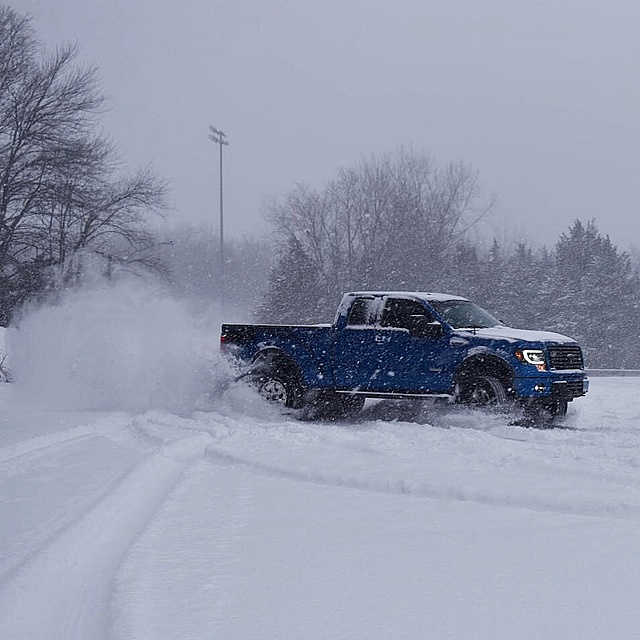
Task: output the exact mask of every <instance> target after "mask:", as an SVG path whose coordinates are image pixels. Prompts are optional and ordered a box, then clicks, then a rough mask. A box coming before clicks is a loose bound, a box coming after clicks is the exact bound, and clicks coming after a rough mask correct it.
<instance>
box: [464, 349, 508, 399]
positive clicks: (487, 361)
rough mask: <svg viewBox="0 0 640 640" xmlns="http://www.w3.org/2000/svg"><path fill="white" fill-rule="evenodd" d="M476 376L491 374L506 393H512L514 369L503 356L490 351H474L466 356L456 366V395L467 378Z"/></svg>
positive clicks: (470, 378)
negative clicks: (474, 352)
mask: <svg viewBox="0 0 640 640" xmlns="http://www.w3.org/2000/svg"><path fill="white" fill-rule="evenodd" d="M478 376H492V377H494V378H497V379H498V380H499V381H500V382H501V383H502V385H503V386H504V388H505V389H506V391H507V393H508V394H511V393H513V378H514V371H513V368H512V367H511V365H510V364H509V363H508V362H507V361H506V360H504V359H503V358H501V357H499V356H497V355H495V354H492V353H476V354H473V355H472V356H469V357H468V358H466V359H465V360H464V361H463V362H462V363H461V364H460V366H459V367H458V370H457V371H456V376H455V392H456V395H458V394H459V393H460V390H461V389H463V388H464V386H465V385H466V384H467V382H468V381H469V380H472V379H473V378H477V377H478Z"/></svg>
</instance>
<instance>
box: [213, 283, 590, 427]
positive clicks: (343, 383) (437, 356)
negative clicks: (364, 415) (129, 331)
mask: <svg viewBox="0 0 640 640" xmlns="http://www.w3.org/2000/svg"><path fill="white" fill-rule="evenodd" d="M221 348H222V351H223V352H224V353H227V354H229V355H230V356H232V357H233V358H235V359H236V361H237V362H238V363H240V365H241V366H242V367H243V368H244V369H243V370H244V373H243V374H242V375H244V376H247V377H248V379H249V380H250V381H251V383H252V384H253V385H254V386H255V387H256V388H257V390H258V392H259V393H260V395H261V396H263V397H264V398H265V399H267V400H269V401H272V402H277V403H281V404H282V405H284V406H285V407H289V408H293V409H303V410H307V411H308V410H309V408H313V407H315V408H316V409H317V408H318V407H323V408H324V412H325V413H327V412H330V413H331V414H332V415H333V416H338V415H343V416H347V415H350V414H354V413H357V412H358V411H359V410H360V409H362V406H363V404H364V401H365V398H390V399H402V400H411V401H412V403H413V404H418V403H419V402H420V401H423V400H425V399H429V398H440V399H446V400H448V401H450V402H457V403H463V404H467V405H471V406H483V405H489V406H492V405H504V406H505V407H507V406H510V407H514V406H519V407H521V408H523V409H524V410H525V412H527V413H528V414H532V415H533V414H536V415H538V414H541V415H545V416H551V417H556V416H559V417H561V416H563V415H564V414H565V413H566V411H567V404H568V403H569V402H570V401H572V400H573V399H574V398H577V397H579V396H582V395H584V394H585V393H586V392H587V390H588V385H589V383H588V379H587V376H586V375H585V371H584V363H583V356H582V350H581V348H580V346H579V345H578V343H577V342H576V341H575V340H572V339H571V338H568V337H566V336H563V335H560V334H558V333H550V332H546V331H530V330H523V329H513V328H511V327H507V326H505V325H504V324H503V323H502V322H500V321H499V320H497V319H496V318H494V317H493V316H492V315H491V314H490V313H489V312H488V311H485V310H484V309H482V308H481V307H479V306H478V305H476V304H474V303H473V302H471V301H469V300H467V299H466V298H461V297H459V296H454V295H448V294H442V293H417V292H379V291H360V292H355V293H347V294H345V295H344V297H343V299H342V302H341V303H340V306H339V307H338V311H337V314H336V318H335V321H334V323H333V324H331V325H329V324H327V325H312V326H311V325H299V326H289V325H258V324H223V325H222V333H221Z"/></svg>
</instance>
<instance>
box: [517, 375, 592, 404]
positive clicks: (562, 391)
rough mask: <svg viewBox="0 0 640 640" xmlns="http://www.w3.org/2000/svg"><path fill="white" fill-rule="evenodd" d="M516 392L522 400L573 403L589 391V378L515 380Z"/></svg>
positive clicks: (554, 377) (555, 377) (581, 376)
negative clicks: (550, 399) (552, 399)
mask: <svg viewBox="0 0 640 640" xmlns="http://www.w3.org/2000/svg"><path fill="white" fill-rule="evenodd" d="M513 386H514V391H515V393H516V395H517V396H518V397H520V398H557V399H558V400H568V401H571V400H573V399H574V398H579V397H580V396H583V395H585V394H586V393H587V391H588V390H589V378H587V376H586V375H585V374H582V373H581V374H579V375H571V376H563V377H561V378H558V377H557V376H553V375H549V376H535V377H526V378H515V380H514V385H513Z"/></svg>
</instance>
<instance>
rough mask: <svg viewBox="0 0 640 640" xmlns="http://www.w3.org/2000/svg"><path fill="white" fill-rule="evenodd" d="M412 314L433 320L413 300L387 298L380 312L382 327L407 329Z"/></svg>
mask: <svg viewBox="0 0 640 640" xmlns="http://www.w3.org/2000/svg"><path fill="white" fill-rule="evenodd" d="M412 316H426V317H427V318H428V319H429V322H431V320H433V318H432V317H431V314H430V313H429V312H428V311H427V310H426V309H425V308H424V307H423V306H422V305H421V304H420V303H419V302H416V301H415V300H403V299H402V298H388V299H387V302H386V303H385V305H384V311H383V312H382V321H381V322H380V324H381V325H382V326H383V327H397V328H400V329H409V328H410V327H411V326H412V323H411V317H412Z"/></svg>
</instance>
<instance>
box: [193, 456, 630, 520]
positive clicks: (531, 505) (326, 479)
mask: <svg viewBox="0 0 640 640" xmlns="http://www.w3.org/2000/svg"><path fill="white" fill-rule="evenodd" d="M206 457H207V459H208V460H210V461H212V462H216V463H218V464H220V463H223V464H233V465H237V466H238V467H241V468H243V469H245V470H248V471H253V472H255V473H260V474H264V475H268V476H275V477H279V478H285V479H288V480H293V481H296V482H310V483H313V484H321V485H328V486H334V487H343V488H345V489H357V490H360V491H371V492H377V493H384V494H392V495H400V494H401V495H408V496H414V497H416V498H431V499H436V500H455V501H459V502H473V503H477V504H485V505H489V506H501V507H507V508H517V509H529V510H532V511H540V512H546V513H558V514H564V515H574V516H587V517H599V518H620V519H640V504H636V503H631V502H627V501H623V500H620V501H615V500H602V499H598V498H588V499H582V498H562V497H550V496H548V495H546V496H541V495H538V494H534V493H532V492H523V493H520V494H515V493H510V492H507V491H500V490H496V489H483V488H478V487H474V486H472V485H470V484H469V485H467V486H463V485H461V484H457V485H456V484H446V483H435V482H427V481H424V480H417V481H412V480H405V479H393V478H390V479H386V480H385V479H378V478H372V477H368V478H363V477H355V476H350V475H336V474H331V473H319V472H314V471H311V470H297V469H296V470H294V469H287V468H283V467H278V466H275V465H271V464H267V463H263V462H259V461H256V460H250V459H249V458H243V457H241V456H236V455H235V454H232V453H228V452H226V451H224V450H222V449H216V448H215V447H212V446H210V447H208V448H207V452H206Z"/></svg>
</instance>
